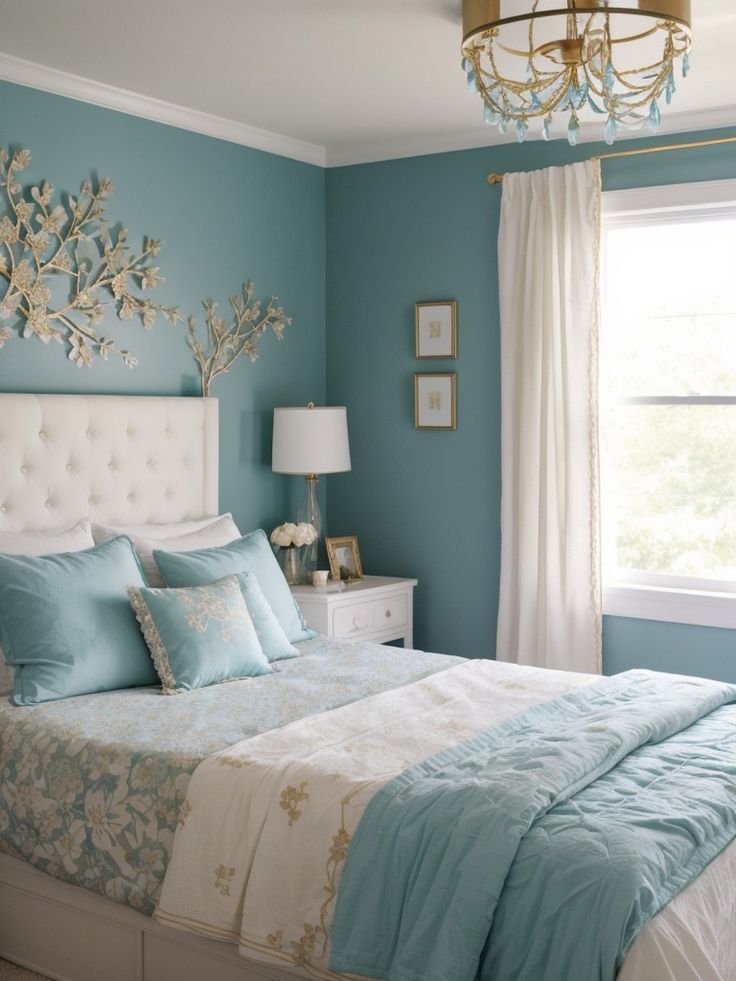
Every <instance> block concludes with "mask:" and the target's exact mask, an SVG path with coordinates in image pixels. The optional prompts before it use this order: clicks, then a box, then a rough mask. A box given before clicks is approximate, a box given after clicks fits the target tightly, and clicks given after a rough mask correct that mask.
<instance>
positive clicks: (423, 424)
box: [414, 371, 457, 429]
mask: <svg viewBox="0 0 736 981" xmlns="http://www.w3.org/2000/svg"><path fill="white" fill-rule="evenodd" d="M414 427H415V428H416V429H457V376H456V375H455V372H454V371H446V372H431V373H427V374H423V373H421V372H417V373H416V374H415V375H414Z"/></svg>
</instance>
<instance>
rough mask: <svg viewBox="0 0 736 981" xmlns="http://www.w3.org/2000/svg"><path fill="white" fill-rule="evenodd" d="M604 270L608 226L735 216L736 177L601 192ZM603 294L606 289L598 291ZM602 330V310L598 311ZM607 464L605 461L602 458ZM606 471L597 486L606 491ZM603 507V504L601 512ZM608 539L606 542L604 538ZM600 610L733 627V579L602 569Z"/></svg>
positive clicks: (732, 401)
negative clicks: (613, 574)
mask: <svg viewBox="0 0 736 981" xmlns="http://www.w3.org/2000/svg"><path fill="white" fill-rule="evenodd" d="M602 209H603V232H604V234H603V255H602V263H601V269H602V275H603V276H604V277H605V275H606V262H605V240H606V231H607V230H608V229H610V228H620V227H622V226H627V227H631V226H632V225H650V224H651V223H652V219H653V218H656V220H657V222H658V223H661V222H666V221H676V222H678V223H681V222H683V221H703V220H713V219H718V218H730V219H733V218H736V180H723V181H703V182H700V183H693V184H670V185H663V186H659V187H648V188H634V189H630V190H623V191H606V192H604V194H603V196H602ZM602 295H605V291H604V292H603V293H602ZM602 320H603V323H602V329H603V330H605V310H603V311H602ZM622 401H625V402H630V403H631V404H637V405H641V404H647V403H651V404H663V403H671V404H677V405H680V404H682V405H688V404H705V405H734V406H735V408H736V396H693V397H688V396H683V397H675V396H672V397H652V398H649V397H640V398H631V399H626V400H622ZM602 464H603V465H604V466H605V461H602ZM605 487H606V480H605V472H604V471H603V472H602V474H601V491H602V494H605ZM603 514H605V511H604V509H603V507H602V515H603ZM611 534H612V530H611V529H607V528H605V527H604V528H603V529H602V535H603V538H604V543H603V546H604V555H605V553H606V552H607V551H608V553H609V554H611V548H612V547H613V546H612V544H611V543H610V537H611ZM607 539H608V544H607V542H606V540H607ZM603 612H604V613H605V614H607V615H608V616H619V617H633V618H635V619H645V620H663V621H666V622H669V623H689V624H697V625H699V626H709V627H728V628H736V581H731V580H728V581H726V580H709V579H699V578H688V577H683V576H672V575H664V574H654V573H644V572H633V571H632V572H629V573H627V572H624V571H622V570H617V571H616V574H615V576H612V575H611V573H610V571H608V572H607V570H606V569H605V567H604V569H603Z"/></svg>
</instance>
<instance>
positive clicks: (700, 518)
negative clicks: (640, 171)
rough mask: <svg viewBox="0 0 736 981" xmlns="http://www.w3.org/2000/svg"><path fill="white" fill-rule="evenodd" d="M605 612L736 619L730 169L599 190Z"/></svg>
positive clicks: (734, 211)
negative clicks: (726, 177)
mask: <svg viewBox="0 0 736 981" xmlns="http://www.w3.org/2000/svg"><path fill="white" fill-rule="evenodd" d="M602 263H603V267H602V273H603V275H602V284H601V285H602V323H601V437H602V438H601V447H602V466H601V496H602V516H603V569H604V573H603V574H604V612H606V613H612V614H615V615H621V616H641V617H647V618H651V619H660V620H672V621H675V622H684V623H702V624H711V625H714V626H729V627H736V181H714V182H710V183H707V184H694V185H676V186H673V187H660V188H649V189H641V190H637V191H621V192H608V193H606V194H604V220H603V252H602Z"/></svg>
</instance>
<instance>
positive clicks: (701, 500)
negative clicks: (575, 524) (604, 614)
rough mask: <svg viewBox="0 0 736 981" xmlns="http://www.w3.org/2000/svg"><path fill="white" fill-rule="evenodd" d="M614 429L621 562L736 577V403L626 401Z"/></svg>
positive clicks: (615, 522)
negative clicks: (626, 403) (702, 403)
mask: <svg viewBox="0 0 736 981" xmlns="http://www.w3.org/2000/svg"><path fill="white" fill-rule="evenodd" d="M607 430H608V432H607V442H608V453H607V467H606V470H605V471H604V493H605V500H604V505H605V509H606V515H607V518H608V520H609V522H610V528H609V531H610V535H611V538H612V542H611V546H612V547H613V550H614V552H615V564H616V565H617V567H618V568H619V569H621V570H623V569H636V570H640V571H644V572H659V573H671V574H673V575H682V576H697V577H702V578H706V579H708V578H711V579H731V580H734V579H736V406H734V405H706V406H702V405H698V406H694V405H653V406H651V405H624V406H621V405H619V406H617V407H615V408H614V409H613V411H611V412H610V413H609V416H608V425H607Z"/></svg>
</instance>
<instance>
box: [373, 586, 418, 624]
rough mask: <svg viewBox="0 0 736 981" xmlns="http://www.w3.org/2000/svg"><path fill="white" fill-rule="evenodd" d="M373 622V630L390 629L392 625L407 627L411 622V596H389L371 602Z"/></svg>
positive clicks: (404, 594) (403, 594)
mask: <svg viewBox="0 0 736 981" xmlns="http://www.w3.org/2000/svg"><path fill="white" fill-rule="evenodd" d="M371 622H372V624H373V626H372V629H373V630H388V629H389V628H390V627H398V628H399V629H401V628H403V627H405V626H406V625H407V623H408V622H409V597H408V596H407V595H406V593H402V594H401V595H400V596H387V597H386V598H385V599H381V600H375V601H374V602H373V603H371Z"/></svg>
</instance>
